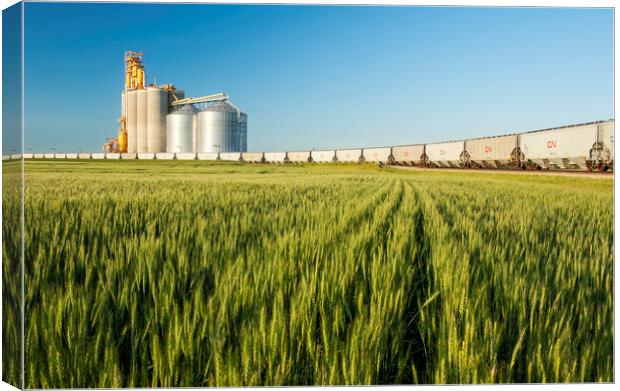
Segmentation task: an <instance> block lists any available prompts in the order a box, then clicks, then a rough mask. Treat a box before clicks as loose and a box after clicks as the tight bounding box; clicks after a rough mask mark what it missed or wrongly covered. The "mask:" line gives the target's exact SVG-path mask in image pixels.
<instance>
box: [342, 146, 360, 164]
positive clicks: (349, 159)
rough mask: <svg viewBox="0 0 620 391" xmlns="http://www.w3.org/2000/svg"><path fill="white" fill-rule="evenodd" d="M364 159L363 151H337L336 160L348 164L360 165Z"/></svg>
mask: <svg viewBox="0 0 620 391" xmlns="http://www.w3.org/2000/svg"><path fill="white" fill-rule="evenodd" d="M361 159H362V149H361V148H358V149H338V150H336V160H337V161H339V162H346V163H359V162H360V160H361Z"/></svg>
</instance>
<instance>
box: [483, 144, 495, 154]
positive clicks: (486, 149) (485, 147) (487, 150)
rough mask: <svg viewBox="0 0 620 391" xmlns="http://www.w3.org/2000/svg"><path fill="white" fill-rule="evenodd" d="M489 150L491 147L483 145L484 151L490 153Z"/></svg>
mask: <svg viewBox="0 0 620 391" xmlns="http://www.w3.org/2000/svg"><path fill="white" fill-rule="evenodd" d="M491 151H493V148H491V146H490V145H485V146H484V153H491Z"/></svg>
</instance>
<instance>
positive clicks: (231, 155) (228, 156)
mask: <svg viewBox="0 0 620 391" xmlns="http://www.w3.org/2000/svg"><path fill="white" fill-rule="evenodd" d="M261 155H262V153H261ZM220 160H229V161H235V162H238V161H240V160H241V153H240V152H220Z"/></svg>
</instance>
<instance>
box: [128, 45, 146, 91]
mask: <svg viewBox="0 0 620 391" xmlns="http://www.w3.org/2000/svg"><path fill="white" fill-rule="evenodd" d="M142 56H143V54H142V53H141V52H133V51H128V52H125V89H131V88H133V89H141V88H144V82H145V80H146V76H145V74H144V65H143V64H142Z"/></svg>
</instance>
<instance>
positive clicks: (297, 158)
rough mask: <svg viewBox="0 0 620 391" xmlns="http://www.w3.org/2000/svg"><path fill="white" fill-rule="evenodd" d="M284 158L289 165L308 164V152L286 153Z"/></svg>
mask: <svg viewBox="0 0 620 391" xmlns="http://www.w3.org/2000/svg"><path fill="white" fill-rule="evenodd" d="M286 156H287V158H288V161H289V162H290V163H308V162H309V161H310V151H294V152H287V153H286Z"/></svg>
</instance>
